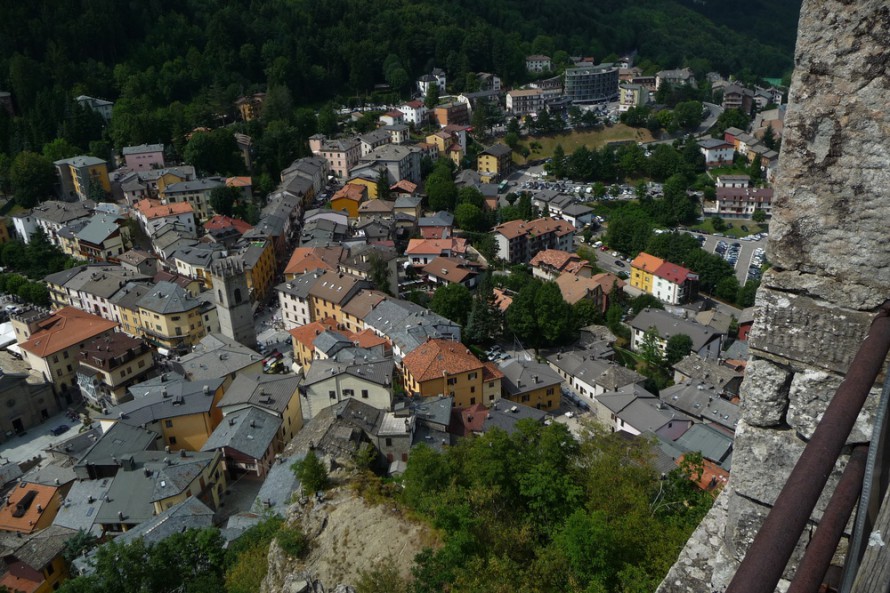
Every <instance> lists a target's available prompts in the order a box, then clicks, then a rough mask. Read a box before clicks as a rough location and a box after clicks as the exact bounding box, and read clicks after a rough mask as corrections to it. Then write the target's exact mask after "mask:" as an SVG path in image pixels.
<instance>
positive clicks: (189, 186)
mask: <svg viewBox="0 0 890 593" xmlns="http://www.w3.org/2000/svg"><path fill="white" fill-rule="evenodd" d="M225 185H226V181H225V179H222V178H221V177H205V178H203V179H194V180H192V181H180V182H179V183H171V184H170V185H168V186H167V187H165V188H164V193H165V194H175V193H192V192H198V191H210V190H212V189H214V188H217V187H224V186H225Z"/></svg>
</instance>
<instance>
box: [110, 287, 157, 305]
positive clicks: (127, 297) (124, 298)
mask: <svg viewBox="0 0 890 593" xmlns="http://www.w3.org/2000/svg"><path fill="white" fill-rule="evenodd" d="M149 292H151V285H150V284H142V283H138V282H127V283H126V284H125V285H124V287H123V288H121V289H120V290H119V291H117V292H116V293H114V295H113V296H112V297H111V298H110V299H109V300H110V301H111V302H112V303H114V304H115V305H118V306H119V307H124V308H126V309H135V308H136V307H137V306H138V305H137V303H138V302H139V300H140V299H141V298H142V297H143V296H145V295H147V294H148V293H149Z"/></svg>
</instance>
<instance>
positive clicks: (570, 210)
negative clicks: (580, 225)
mask: <svg viewBox="0 0 890 593" xmlns="http://www.w3.org/2000/svg"><path fill="white" fill-rule="evenodd" d="M591 212H593V208H591V207H590V206H585V205H584V204H571V205H569V206H566V207H565V208H563V209H562V213H563V214H565V215H567V216H584V215H585V214H590V213H591Z"/></svg>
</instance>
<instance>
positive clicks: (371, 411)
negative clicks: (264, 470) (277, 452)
mask: <svg viewBox="0 0 890 593" xmlns="http://www.w3.org/2000/svg"><path fill="white" fill-rule="evenodd" d="M380 414H382V412H381V411H380V410H378V409H377V408H374V407H372V406H369V405H368V404H365V403H363V402H361V401H359V400H356V399H347V400H344V401H342V402H340V403H338V404H335V405H333V406H328V407H326V408H324V409H322V410H320V411H319V412H318V414H316V415H315V416H314V417H313V418H312V419H311V420H310V421H309V422H307V423H306V424H305V425H304V426H303V428H302V429H301V430H300V432H298V433H297V434H296V435H295V436H294V438H293V440H292V441H291V442H290V443H289V444H288V446H287V449H286V450H285V451H286V454H287V455H296V456H302V455H304V454H305V453H306V452H307V451H308V450H309V447H310V446H313V447H315V449H316V452H319V453H321V454H323V455H326V456H330V457H333V458H339V457H351V456H352V455H354V454H355V452H356V451H358V449H359V447H360V446H361V444H362V443H363V442H367V441H368V440H369V439H368V437H367V431H373V429H374V427H375V426H376V424H377V419H378V417H379V415H380Z"/></svg>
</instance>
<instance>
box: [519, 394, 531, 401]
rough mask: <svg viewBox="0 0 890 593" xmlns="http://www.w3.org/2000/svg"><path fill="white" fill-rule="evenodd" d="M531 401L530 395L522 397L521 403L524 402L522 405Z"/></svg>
mask: <svg viewBox="0 0 890 593" xmlns="http://www.w3.org/2000/svg"><path fill="white" fill-rule="evenodd" d="M529 399H530V396H529V395H528V394H525V395H523V396H522V400H521V401H522V403H525V402H527V401H528V400H529Z"/></svg>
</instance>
